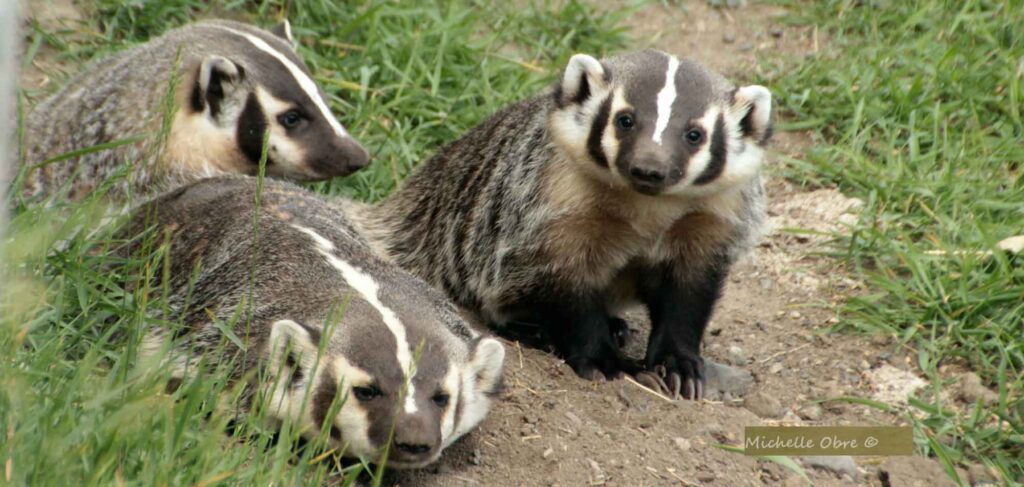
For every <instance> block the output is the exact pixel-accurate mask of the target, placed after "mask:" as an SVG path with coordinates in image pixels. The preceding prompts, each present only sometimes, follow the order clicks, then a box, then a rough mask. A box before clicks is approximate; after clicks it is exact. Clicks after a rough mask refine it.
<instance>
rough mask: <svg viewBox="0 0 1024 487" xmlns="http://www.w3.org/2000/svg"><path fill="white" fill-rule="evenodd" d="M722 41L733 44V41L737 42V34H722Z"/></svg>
mask: <svg viewBox="0 0 1024 487" xmlns="http://www.w3.org/2000/svg"><path fill="white" fill-rule="evenodd" d="M722 42H724V43H726V44H732V43H733V42H736V35H735V34H732V33H728V34H725V35H723V36H722Z"/></svg>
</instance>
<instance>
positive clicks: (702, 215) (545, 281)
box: [358, 50, 771, 398]
mask: <svg viewBox="0 0 1024 487" xmlns="http://www.w3.org/2000/svg"><path fill="white" fill-rule="evenodd" d="M770 115H771V94H770V92H769V91H768V90H767V89H765V88H764V87H761V86H744V87H740V88H735V87H733V86H732V85H730V84H729V83H728V82H727V81H726V80H725V79H723V78H722V77H721V76H719V75H717V74H715V73H713V72H711V71H709V70H707V69H706V68H704V67H702V66H700V65H699V64H696V63H694V62H691V61H686V60H681V59H677V58H676V57H674V56H671V55H668V54H665V53H662V52H659V51H654V50H646V51H641V52H635V53H630V54H625V55H621V56H617V57H612V58H607V59H604V60H601V61H599V60H597V59H595V58H593V57H591V56H587V55H576V56H573V57H572V59H570V61H569V64H568V66H567V67H566V69H565V72H564V73H563V75H562V77H561V80H560V82H559V83H558V84H557V85H556V86H555V87H554V89H553V90H552V91H551V92H549V93H547V94H544V95H542V96H539V97H537V98H533V99H530V100H526V101H523V102H520V103H517V104H515V105H512V106H510V107H508V108H506V109H504V110H502V111H501V112H499V113H497V114H496V115H494V116H493V117H491V118H490V119H488V120H487V121H485V122H484V123H482V124H481V125H479V126H477V127H476V128H474V129H472V130H471V131H470V132H469V133H467V134H466V135H465V136H464V137H462V138H461V139H459V140H456V141H455V142H453V143H451V144H450V145H448V146H446V147H444V148H442V149H441V150H439V151H438V152H437V154H436V155H434V156H433V157H432V158H430V159H429V160H427V161H426V162H425V163H423V165H422V166H421V167H419V168H418V169H417V170H416V171H415V172H414V173H413V174H412V175H411V176H410V177H409V178H408V180H406V181H405V183H404V184H403V185H402V186H401V187H400V188H399V189H398V190H397V191H396V192H395V193H394V194H393V195H392V196H391V197H390V198H389V199H387V200H386V201H385V202H383V203H382V204H381V205H378V206H375V207H365V208H364V209H363V210H362V211H360V212H359V214H358V215H359V218H358V223H359V224H360V225H361V227H362V229H363V230H364V231H365V233H366V234H367V235H368V236H369V237H370V238H371V240H372V241H373V243H374V246H375V248H376V249H377V251H378V252H380V253H382V254H384V255H386V256H388V257H389V258H391V259H393V260H394V261H395V262H397V263H398V264H399V265H401V266H402V267H404V268H406V269H408V270H410V271H412V272H413V273H415V274H417V275H419V276H421V277H423V278H424V279H426V280H428V281H429V282H431V283H433V284H435V285H436V286H438V287H440V288H442V289H444V290H445V291H446V292H447V293H448V294H449V296H451V297H452V298H453V299H454V300H455V301H456V302H458V303H459V304H461V305H463V306H466V307H468V308H470V309H473V310H476V311H478V312H479V313H480V314H481V315H482V316H483V318H485V319H486V320H487V321H488V322H490V323H491V324H492V325H495V326H502V325H507V324H510V323H529V324H533V325H539V326H540V328H541V329H542V330H543V331H544V332H545V333H546V335H547V336H548V338H549V339H550V341H551V343H552V344H553V345H554V347H555V349H556V350H557V351H558V352H559V353H560V354H561V355H562V356H563V357H564V358H565V360H566V362H568V364H569V365H570V366H572V368H573V369H574V370H575V371H576V373H577V374H579V375H580V376H582V377H585V378H589V379H602V378H605V377H612V376H617V375H619V374H620V373H623V372H638V371H640V370H641V369H644V370H646V371H647V373H649V374H656V375H657V376H658V377H659V378H660V379H661V383H662V386H663V387H664V388H665V389H667V390H668V391H669V392H671V393H672V394H674V395H676V396H678V395H680V394H681V393H682V394H683V395H685V396H687V397H690V398H699V397H701V396H702V392H703V384H704V372H703V360H702V358H701V356H700V345H701V340H702V337H703V333H704V329H705V327H706V325H707V322H708V320H709V319H710V316H711V313H712V310H713V308H714V305H715V302H716V300H717V299H718V298H719V295H720V294H721V291H722V285H723V282H724V279H725V277H726V275H727V274H728V272H729V269H730V266H731V265H732V263H733V262H734V261H735V260H736V258H737V257H738V256H739V255H741V254H742V253H743V252H744V251H745V250H747V249H749V248H750V247H751V246H752V245H753V243H754V242H755V241H756V240H757V238H759V236H760V234H761V233H762V225H763V221H764V218H765V215H764V212H765V210H764V208H765V195H764V190H763V187H762V183H761V179H760V168H761V164H762V159H763V155H764V145H765V143H766V141H767V140H768V138H769V137H770V134H771V117H770ZM630 303H641V304H643V305H645V306H646V307H647V310H648V311H649V313H650V318H651V321H652V331H651V335H650V339H649V342H648V345H647V352H646V356H645V358H644V361H643V362H644V363H643V364H642V365H640V364H636V365H634V364H631V363H629V362H628V361H627V360H625V359H623V358H622V357H621V356H620V353H619V350H618V346H617V345H616V342H615V337H614V330H613V329H612V327H613V325H612V323H613V322H615V321H617V320H615V319H614V317H615V315H616V313H618V312H619V311H620V310H621V308H622V307H623V306H625V305H628V304H630Z"/></svg>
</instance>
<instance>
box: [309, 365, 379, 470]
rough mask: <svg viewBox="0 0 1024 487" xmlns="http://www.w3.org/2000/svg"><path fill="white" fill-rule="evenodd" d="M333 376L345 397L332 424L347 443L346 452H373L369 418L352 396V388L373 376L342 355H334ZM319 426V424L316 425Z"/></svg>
mask: <svg viewBox="0 0 1024 487" xmlns="http://www.w3.org/2000/svg"><path fill="white" fill-rule="evenodd" d="M333 369H334V370H333V372H334V378H335V379H336V380H338V381H339V384H338V386H339V388H338V392H339V393H341V397H342V398H343V399H345V402H344V403H342V405H341V409H339V410H338V414H337V415H336V416H334V424H335V425H336V426H337V427H338V429H339V430H341V437H342V439H343V440H344V441H345V443H346V444H347V452H348V453H350V454H353V455H356V456H367V455H371V454H373V453H374V450H375V447H374V445H373V443H371V442H370V418H369V417H368V416H367V415H366V410H365V409H363V408H362V407H361V406H360V405H359V401H358V400H357V399H356V398H355V397H354V396H352V388H353V387H355V386H363V385H367V384H371V383H373V377H371V376H370V374H369V373H367V372H366V371H365V370H363V369H361V368H359V367H356V366H355V365H352V364H350V363H349V362H348V361H347V360H345V358H344V357H336V358H335V359H334V363H333ZM318 426H319V425H318Z"/></svg>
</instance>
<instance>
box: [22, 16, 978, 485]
mask: <svg viewBox="0 0 1024 487" xmlns="http://www.w3.org/2000/svg"><path fill="white" fill-rule="evenodd" d="M31 3H32V4H33V11H34V13H36V14H37V15H39V17H40V20H41V21H43V22H44V23H46V24H50V23H53V22H58V23H59V22H60V20H62V19H64V18H68V17H72V18H73V17H75V16H77V12H76V10H75V9H74V8H73V7H72V8H68V6H69V5H70V4H71V2H68V1H67V0H60V1H57V0H43V1H38V2H31ZM744 3H745V2H744ZM40 5H55V7H52V8H43V9H36V7H39V6H40ZM669 5H670V6H664V5H661V4H660V3H658V2H650V3H649V4H648V5H647V6H646V7H645V8H644V9H643V10H641V11H640V12H638V13H637V14H636V15H635V16H634V17H633V18H632V19H631V23H632V24H633V28H634V33H635V35H636V37H637V38H638V40H639V42H638V45H637V47H642V46H643V45H651V46H654V47H657V48H660V49H663V50H666V51H669V52H672V53H675V54H677V55H679V56H682V57H688V58H692V59H696V60H698V61H701V62H703V63H705V64H707V65H709V66H711V67H713V68H714V69H716V70H718V71H720V72H722V73H723V74H725V75H726V76H728V77H729V78H731V79H737V80H749V79H750V78H751V77H752V74H751V73H752V72H753V70H756V69H758V67H757V66H758V65H757V59H758V58H759V57H760V56H764V55H766V54H768V53H770V54H773V55H774V54H777V53H779V52H781V53H783V54H785V55H787V56H791V57H792V59H794V60H798V59H799V57H801V56H804V55H806V54H808V53H812V52H815V51H817V50H818V49H822V48H824V46H825V45H826V40H825V39H823V38H819V37H820V36H819V34H818V32H817V31H816V29H813V28H810V29H809V28H806V27H793V26H787V25H786V24H785V23H783V22H782V18H783V17H784V16H785V15H786V12H785V11H784V10H781V9H779V8H776V7H767V6H763V5H759V4H756V3H754V4H751V5H744V6H740V7H738V8H729V9H721V10H720V9H714V8H711V7H709V6H708V4H707V2H704V1H689V2H685V4H684V5H683V6H682V7H680V6H677V5H674V2H669ZM44 54H45V53H44ZM46 59H47V56H45V55H41V56H40V60H39V61H37V63H36V64H37V66H35V67H32V68H30V69H29V71H28V72H27V73H23V75H22V82H23V86H33V87H42V86H44V85H46V84H47V83H48V82H50V80H49V79H48V78H46V77H45V75H44V74H42V73H44V72H47V71H51V70H52V68H53V67H54V66H47V63H48V62H49V61H47V60H46ZM48 68H49V69H48ZM812 144H813V139H812V137H811V136H810V135H808V134H798V133H785V132H784V133H778V134H777V135H776V137H775V139H774V142H773V149H772V153H771V155H770V156H769V161H768V164H769V166H771V165H773V164H778V163H779V161H780V160H781V159H782V156H786V157H794V158H800V157H803V153H804V152H805V150H806V149H807V148H808V147H810V146H811V145H812ZM769 172H770V171H769ZM768 192H769V197H770V201H771V203H770V209H769V212H770V216H771V223H772V227H773V230H772V231H771V233H770V234H769V235H768V236H767V237H766V238H765V239H764V241H763V243H762V244H761V245H760V246H759V247H757V248H756V249H755V250H754V251H753V252H752V253H751V254H750V255H749V256H747V258H746V259H745V260H744V261H743V262H741V263H740V264H739V265H738V266H737V267H736V269H735V270H734V272H733V273H732V274H731V276H730V278H729V281H728V284H727V288H726V290H725V295H724V298H723V299H722V300H721V302H720V304H719V306H718V309H717V311H716V313H715V316H714V318H713V320H712V322H711V325H710V326H709V333H708V335H707V337H706V341H705V346H706V349H705V357H706V358H708V359H710V360H712V361H714V362H716V363H719V364H729V365H730V367H723V368H722V369H723V370H725V371H726V372H728V373H730V374H736V375H738V377H733V378H728V379H726V380H725V381H724V383H723V384H719V385H720V386H723V387H722V389H723V390H728V393H715V394H712V399H709V400H705V401H702V402H692V401H677V402H672V401H669V400H667V399H665V398H663V397H661V396H658V395H655V394H653V393H651V392H649V391H647V390H645V389H643V388H642V387H641V386H639V385H637V384H635V383H633V382H630V381H627V380H618V381H613V382H608V383H592V382H586V381H583V380H580V379H579V378H577V377H576V375H575V374H573V372H572V371H571V370H570V369H569V367H568V366H566V365H565V364H564V363H562V362H561V360H559V359H557V358H556V357H554V356H552V355H550V354H548V353H546V352H544V351H540V350H537V349H532V348H527V347H525V346H520V345H519V344H518V343H514V342H506V344H507V350H508V352H509V353H508V359H507V365H506V373H505V383H506V387H505V390H504V391H503V393H502V395H501V398H500V401H499V402H498V404H497V405H496V406H495V408H494V409H493V411H492V412H491V414H490V416H489V417H488V418H487V419H486V421H485V422H484V423H483V424H482V425H481V427H480V428H479V429H478V430H476V431H474V432H472V433H471V434H469V435H467V436H466V437H465V438H464V439H462V440H460V441H459V442H458V443H456V444H455V445H453V446H452V447H451V448H449V450H448V451H447V452H446V453H445V454H444V455H443V457H442V458H441V460H440V461H439V462H438V463H437V464H435V465H433V466H430V467H427V468H425V469H422V470H418V471H409V472H391V473H389V474H388V477H387V478H386V481H385V484H386V485H396V486H397V485H402V486H409V485H438V486H448V485H487V486H491V485H530V486H533V485H539V486H570V485H609V486H611V485H624V486H626V485H628V486H642V485H687V486H690V485H722V486H730V487H734V486H746V485H762V484H767V485H786V486H799V485H808V482H807V481H806V480H804V479H802V478H800V477H799V476H797V475H796V474H795V473H793V472H792V471H790V470H788V469H786V468H784V467H782V466H780V465H778V464H776V463H773V462H770V461H767V460H759V459H757V458H754V457H748V456H744V455H743V454H739V453H733V452H729V451H726V450H724V449H722V448H720V447H719V446H717V445H733V446H742V442H743V427H744V426H758V425H771V424H824V425H844V424H848V425H871V424H901V418H900V417H899V416H896V415H890V414H886V413H881V412H878V411H876V410H873V409H869V408H866V407H863V406H859V405H852V404H847V403H837V402H825V403H820V404H819V403H818V402H817V401H820V400H822V399H827V398H834V397H839V396H860V397H875V398H879V399H886V400H888V401H890V402H893V403H898V402H899V401H901V400H904V399H905V397H906V392H907V391H908V390H910V389H912V388H913V387H917V386H920V385H921V384H922V382H921V381H920V379H918V378H917V377H916V375H915V374H914V368H913V366H912V365H911V361H910V357H909V351H908V350H903V349H900V348H898V347H897V346H895V345H893V344H891V343H890V342H889V340H887V339H886V338H884V337H875V338H866V337H858V336H854V335H850V334H827V333H825V329H826V328H828V327H829V326H830V325H831V324H833V323H834V322H835V314H834V308H835V307H836V306H837V303H840V302H842V301H843V300H844V299H846V297H848V296H850V295H852V294H856V293H857V292H860V291H861V290H862V285H861V284H860V283H858V282H856V281H854V280H852V279H850V278H849V277H847V276H846V275H845V274H844V272H843V269H842V268H841V267H840V266H839V264H838V263H837V262H835V261H833V260H829V259H828V258H825V257H822V256H820V252H821V251H823V250H825V249H826V243H827V241H828V238H829V237H828V236H825V235H809V234H805V233H794V232H790V231H788V230H789V229H805V230H814V231H816V232H822V233H828V232H841V231H843V228H844V222H847V223H848V222H851V221H856V218H857V211H858V210H859V208H860V206H861V205H862V203H861V202H860V201H858V200H856V199H850V198H847V197H845V196H843V195H842V194H840V193H839V192H838V191H836V190H834V189H815V190H813V191H807V190H803V189H800V188H797V187H794V186H793V185H791V184H789V183H787V182H785V181H783V180H781V179H779V178H776V177H772V176H769V180H768ZM629 321H630V323H631V326H632V327H634V328H635V329H636V330H637V333H636V334H635V336H633V337H632V341H631V344H630V347H629V348H630V350H631V353H633V354H636V355H640V354H642V348H643V344H644V343H645V340H646V338H645V336H644V333H645V331H646V330H647V325H646V323H645V322H644V319H643V315H642V313H639V312H638V313H635V314H634V315H631V316H629ZM715 367H717V366H715ZM716 370H718V369H716ZM743 371H747V372H749V374H745V373H744V372H743ZM744 377H746V378H744ZM886 394H887V395H886ZM845 460H851V459H845ZM852 461H853V462H855V463H849V462H847V463H846V464H845V465H843V464H842V462H838V463H839V464H838V465H832V466H831V467H827V468H820V467H812V466H811V463H815V462H811V461H804V462H803V463H804V464H805V466H806V467H807V468H806V470H807V474H808V475H809V477H810V479H811V481H813V483H814V485H820V486H830V485H885V486H888V485H892V486H901V485H927V486H943V485H954V483H953V482H952V481H950V480H948V479H947V478H946V476H945V474H944V473H943V472H942V469H941V468H940V467H939V465H938V463H937V462H935V461H934V460H931V459H927V458H920V457H894V458H889V459H886V458H868V457H858V458H855V459H852ZM819 463H820V462H819ZM965 478H966V475H965Z"/></svg>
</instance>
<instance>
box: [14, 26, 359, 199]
mask: <svg viewBox="0 0 1024 487" xmlns="http://www.w3.org/2000/svg"><path fill="white" fill-rule="evenodd" d="M294 45H295V41H294V39H293V38H292V36H291V28H290V26H289V24H288V23H287V21H285V22H284V23H282V24H281V25H279V26H278V27H277V28H275V29H274V30H273V32H268V31H265V30H261V29H258V28H255V27H253V26H250V25H246V24H242V23H238V22H231V21H224V20H217V21H204V22H198V23H194V24H190V25H186V26H184V27H181V28H178V29H174V30H171V31H169V32H167V33H166V34H164V35H162V36H160V37H158V38H155V39H152V40H150V41H149V42H147V43H145V44H142V45H140V46H137V47H134V48H132V49H129V50H127V51H124V52H121V53H118V54H116V55H113V56H111V57H108V58H104V59H100V60H98V61H95V62H93V63H92V64H90V65H89V66H88V67H86V68H85V70H84V71H83V72H82V73H80V74H79V75H78V76H77V77H75V78H73V79H72V80H71V81H69V82H68V84H67V86H65V87H64V88H63V89H62V90H61V91H59V92H57V93H56V94H54V95H53V96H51V97H50V98H48V99H46V100H45V101H43V102H42V103H40V104H39V105H38V106H36V107H35V108H34V109H33V110H32V111H31V112H30V113H29V115H28V116H27V118H26V125H25V137H24V141H23V143H22V150H23V153H24V159H23V170H24V171H26V174H25V181H24V182H25V185H24V188H23V196H25V197H34V196H46V195H55V194H63V192H65V191H66V192H67V193H68V195H69V196H70V197H71V198H72V199H80V198H82V197H83V196H85V195H86V194H88V193H89V192H90V191H92V190H93V189H95V188H96V187H98V186H100V185H101V184H102V183H103V182H104V181H105V180H106V179H108V178H110V177H111V176H113V175H114V174H117V173H118V172H119V171H121V170H124V168H125V166H126V164H127V165H131V166H132V167H131V168H130V172H129V174H128V175H127V177H126V178H125V179H124V180H123V182H122V183H121V184H118V185H116V186H114V187H113V188H112V196H114V197H121V198H123V197H125V196H127V195H129V194H133V193H134V194H155V193H157V192H159V191H161V190H164V189H169V188H170V187H173V186H174V185H177V184H181V183H185V182H188V181H190V180H194V179H197V178H200V177H209V176H215V175H218V174H256V172H257V170H258V166H259V163H260V159H261V155H262V150H263V141H264V135H265V134H266V135H267V151H268V154H267V166H266V167H267V169H266V171H267V174H268V175H271V176H275V177H280V178H285V179H292V180H297V181H314V180H321V179H327V178H331V177H334V176H344V175H347V174H350V173H352V172H353V171H357V170H359V169H360V168H362V167H364V166H366V165H367V163H368V160H369V156H368V154H367V151H366V150H365V149H364V148H363V147H362V146H361V145H360V144H359V143H358V142H357V141H356V140H355V139H354V138H352V136H351V135H350V134H349V133H348V132H347V131H346V130H345V128H344V127H342V126H341V124H340V123H339V122H338V120H337V119H336V118H335V117H334V115H333V114H332V113H331V111H330V108H329V105H328V102H327V98H326V96H325V95H324V93H323V91H322V90H321V89H320V88H319V87H318V86H317V84H316V83H315V82H314V81H313V78H312V75H311V74H310V72H309V69H308V68H307V67H306V65H305V63H303V61H302V59H300V58H299V57H298V55H297V54H296V52H295V49H294ZM133 137H138V138H139V139H138V140H136V141H135V142H132V143H129V144H127V145H116V143H118V142H119V141H125V140H129V141H130V140H131V139H132V138H133ZM110 143H115V147H112V148H108V149H104V150H100V151H97V152H90V153H86V154H83V155H80V156H77V157H72V158H69V159H64V160H57V161H54V162H49V163H46V164H44V162H45V161H48V160H50V159H52V158H56V157H58V156H61V155H62V154H65V153H68V152H72V151H77V150H82V149H88V148H90V147H94V146H97V145H100V144H110Z"/></svg>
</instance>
